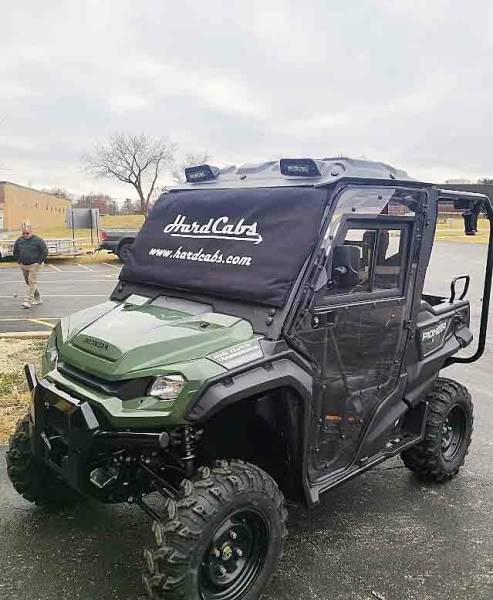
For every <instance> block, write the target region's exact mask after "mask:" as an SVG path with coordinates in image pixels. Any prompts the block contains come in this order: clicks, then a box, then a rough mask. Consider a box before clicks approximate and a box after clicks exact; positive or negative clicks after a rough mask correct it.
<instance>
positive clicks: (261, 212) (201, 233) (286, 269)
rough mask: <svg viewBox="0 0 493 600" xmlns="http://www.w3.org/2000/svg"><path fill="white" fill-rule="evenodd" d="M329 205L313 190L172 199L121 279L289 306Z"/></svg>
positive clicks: (197, 193)
mask: <svg viewBox="0 0 493 600" xmlns="http://www.w3.org/2000/svg"><path fill="white" fill-rule="evenodd" d="M327 198H328V192H327V190H325V189H315V188H309V187H307V188H303V187H296V188H260V189H224V190H217V189H214V190H194V191H182V192H174V193H170V194H165V195H164V196H162V197H161V199H160V200H159V202H158V203H157V205H156V206H155V207H154V208H153V210H152V212H151V214H150V215H149V217H148V218H147V220H146V222H145V224H144V226H143V228H142V230H141V233H140V235H139V236H138V237H137V239H136V241H135V244H134V246H133V251H132V255H131V256H130V257H129V260H128V263H127V264H126V265H125V267H124V268H123V271H122V273H121V277H120V278H121V279H122V280H124V281H128V282H134V283H141V284H148V285H154V286H161V287H164V288H172V289H175V290H185V291H192V292H200V293H202V294H207V295H210V296H216V297H224V298H230V299H233V300H237V301H246V302H251V303H257V304H261V305H267V306H272V307H280V306H283V305H284V304H285V302H286V299H287V297H288V294H289V292H290V290H291V288H292V286H293V284H294V281H295V280H296V278H297V276H298V274H299V272H300V269H301V267H302V266H303V264H304V262H305V261H306V259H307V258H308V257H309V256H310V254H311V252H312V250H313V248H314V247H315V244H316V243H317V240H318V237H319V233H320V227H321V223H322V217H323V214H324V210H325V207H326V204H327Z"/></svg>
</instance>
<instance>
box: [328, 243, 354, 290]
mask: <svg viewBox="0 0 493 600" xmlns="http://www.w3.org/2000/svg"><path fill="white" fill-rule="evenodd" d="M360 268H361V248H360V247H359V246H350V245H344V246H336V247H335V248H334V255H333V258H332V274H331V279H332V281H334V282H335V283H336V285H337V286H338V287H343V288H350V287H354V286H355V285H357V284H358V283H359V272H360Z"/></svg>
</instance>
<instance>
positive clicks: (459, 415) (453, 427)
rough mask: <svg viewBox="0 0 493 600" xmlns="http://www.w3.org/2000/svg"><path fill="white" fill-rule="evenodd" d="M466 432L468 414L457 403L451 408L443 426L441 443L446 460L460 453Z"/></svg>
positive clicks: (452, 458)
mask: <svg viewBox="0 0 493 600" xmlns="http://www.w3.org/2000/svg"><path fill="white" fill-rule="evenodd" d="M465 432H466V414H465V412H464V409H463V408H462V407H461V406H459V405H455V406H453V407H452V408H451V409H450V411H449V413H448V415H447V420H446V421H445V423H444V424H443V427H442V441H441V445H442V456H443V458H444V459H445V460H447V461H452V460H454V459H455V458H456V456H457V455H458V454H459V453H460V451H461V449H462V442H463V441H464V436H465Z"/></svg>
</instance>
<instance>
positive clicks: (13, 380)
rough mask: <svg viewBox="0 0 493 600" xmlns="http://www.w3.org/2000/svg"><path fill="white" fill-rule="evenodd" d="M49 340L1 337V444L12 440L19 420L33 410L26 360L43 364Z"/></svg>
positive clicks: (38, 364)
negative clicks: (44, 351)
mask: <svg viewBox="0 0 493 600" xmlns="http://www.w3.org/2000/svg"><path fill="white" fill-rule="evenodd" d="M45 344H46V340H43V339H34V340H24V339H0V356H1V357H2V360H1V362H0V444H6V443H7V442H8V439H9V437H10V435H11V434H12V432H13V431H14V429H15V424H16V423H17V421H18V420H19V419H21V418H22V417H24V416H25V415H26V414H27V412H28V411H29V404H30V401H31V396H30V394H29V392H28V389H27V384H26V379H25V377H24V364H25V363H27V362H32V363H34V364H35V365H36V366H37V367H39V366H40V363H41V354H42V352H43V349H44V346H45Z"/></svg>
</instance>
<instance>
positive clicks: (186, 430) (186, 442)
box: [181, 425, 195, 477]
mask: <svg viewBox="0 0 493 600" xmlns="http://www.w3.org/2000/svg"><path fill="white" fill-rule="evenodd" d="M181 433H182V441H181V449H182V456H181V459H182V461H183V465H184V467H185V474H186V476H187V477H192V475H193V473H194V471H195V429H194V428H193V427H192V426H191V425H185V427H183V429H182V432H181Z"/></svg>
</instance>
